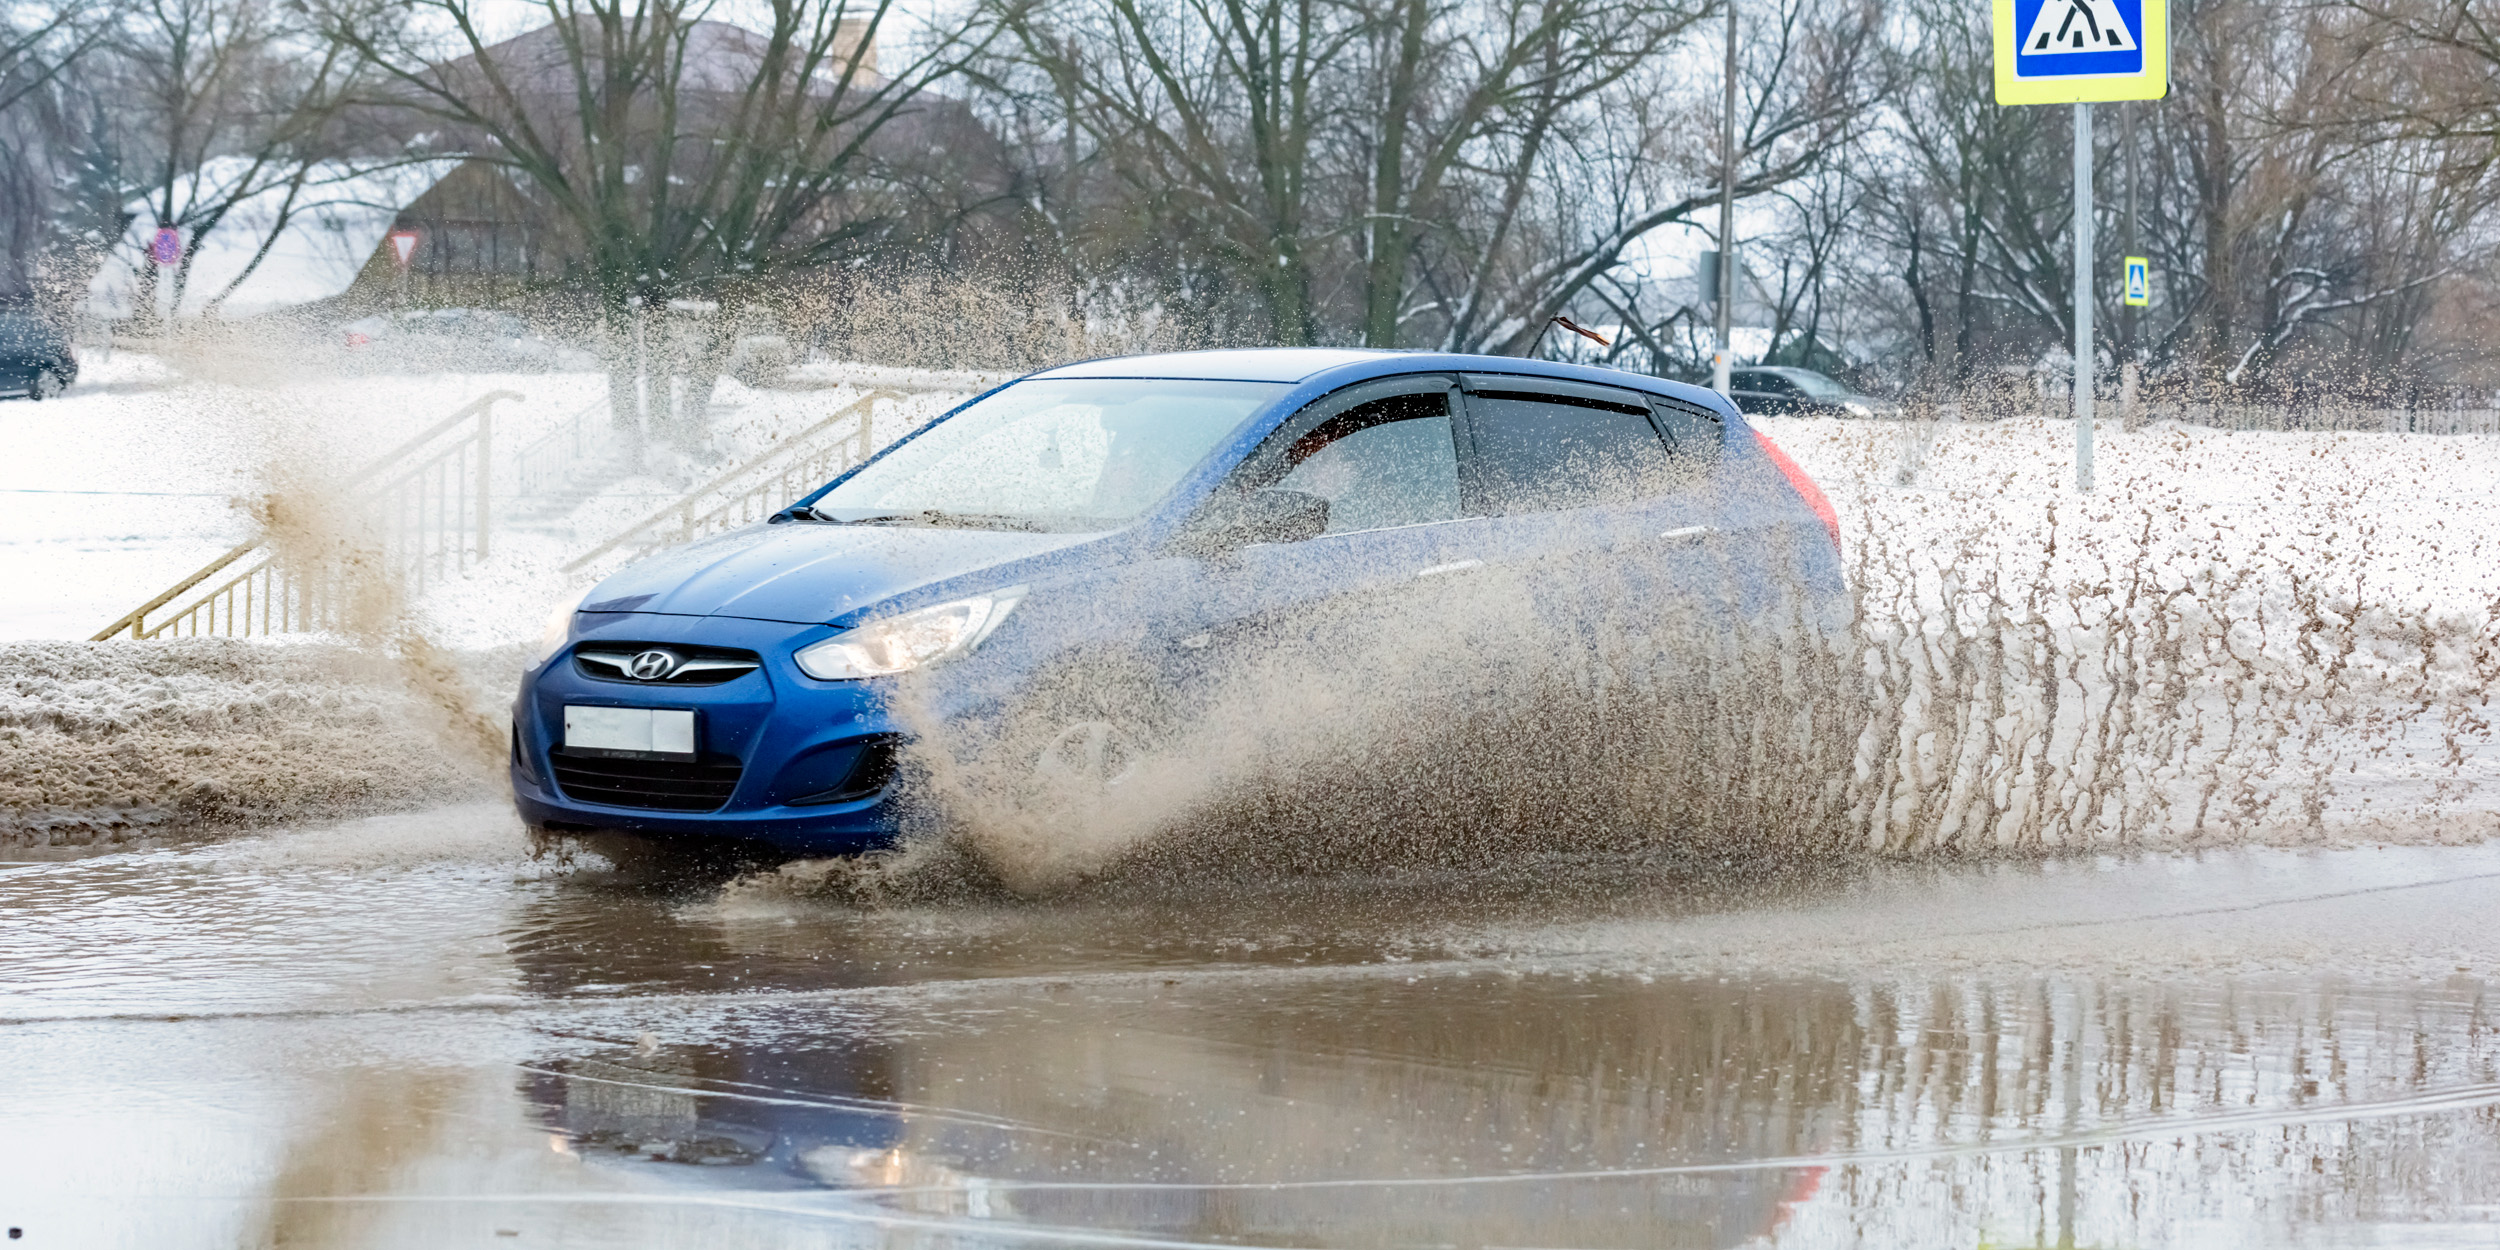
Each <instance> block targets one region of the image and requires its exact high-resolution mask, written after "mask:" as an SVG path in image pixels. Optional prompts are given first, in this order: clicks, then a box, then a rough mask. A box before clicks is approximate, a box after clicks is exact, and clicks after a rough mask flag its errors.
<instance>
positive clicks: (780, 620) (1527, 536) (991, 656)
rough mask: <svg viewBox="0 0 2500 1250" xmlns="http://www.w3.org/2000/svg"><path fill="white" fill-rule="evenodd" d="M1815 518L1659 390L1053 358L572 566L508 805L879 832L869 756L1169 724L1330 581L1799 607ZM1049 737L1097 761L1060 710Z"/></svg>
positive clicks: (1268, 642) (1590, 379)
mask: <svg viewBox="0 0 2500 1250" xmlns="http://www.w3.org/2000/svg"><path fill="white" fill-rule="evenodd" d="M1838 539H1839V534H1838V528H1837V523H1836V521H1835V519H1834V517H1833V514H1832V510H1831V507H1830V505H1829V504H1828V503H1827V502H1825V500H1824V498H1823V496H1822V494H1821V493H1820V492H1819V491H1817V490H1816V489H1815V487H1814V484H1813V483H1812V482H1811V481H1810V480H1808V479H1807V478H1806V477H1805V475H1804V474H1803V473H1801V472H1800V471H1798V469H1797V468H1796V466H1795V465H1794V464H1793V463H1791V462H1790V461H1788V460H1787V458H1786V457H1784V456H1782V455H1781V454H1780V453H1779V451H1778V450H1777V449H1776V448H1775V447H1773V446H1772V445H1771V444H1770V443H1769V442H1768V441H1767V440H1763V439H1762V438H1760V436H1759V435H1757V434H1755V433H1754V432H1753V431H1752V430H1751V429H1750V428H1749V427H1748V426H1746V424H1745V423H1744V420H1743V418H1742V417H1740V416H1739V415H1738V414H1737V413H1736V412H1735V411H1734V409H1732V408H1731V407H1730V406H1729V405H1728V403H1727V402H1726V401H1725V400H1724V399H1723V398H1721V397H1720V396H1718V395H1716V394H1714V393H1712V392H1710V391H1707V390H1702V389H1699V388H1696V387H1692V386H1687V385H1684V384H1681V383H1676V382H1668V381H1662V380H1659V379H1656V378H1649V377H1641V376H1636V375H1631V374H1625V373H1618V372H1614V371H1611V370H1605V369H1595V368H1587V367H1581V366H1573V365H1563V364H1554V363H1548V362H1543V361H1532V360H1520V359H1513V358H1508V357H1487V356H1459V355H1436V354H1423V353H1408V352H1375V351H1351V350H1330V349H1276V350H1249V351H1218V352H1195V353H1185V354H1175V355H1160V356H1135V357H1126V358H1120V359H1111V360H1097V361H1090V362H1087V363H1083V364H1076V365H1069V366H1066V367H1064V368H1058V369H1050V370H1046V371H1044V372H1041V373H1037V374H1034V375H1032V376H1030V377H1026V378H1023V379H1020V380H1018V381H1016V382H1013V383H1010V384H1008V385H1006V386H1003V387H1000V388H998V389H996V390H993V391H991V392H989V393H987V394H985V395H982V396H980V397H979V398H977V399H975V400H973V401H972V402H970V403H967V404H965V405H963V406H962V407H960V408H957V409H955V410H954V411H952V412H950V413H948V414H947V415H946V416H944V417H942V418H940V419H939V420H937V421H934V422H931V423H929V424H928V425H926V426H923V427H921V428H920V429H919V430H917V431H915V432H914V433H913V434H911V435H910V436H908V437H906V438H904V439H902V440H899V441H898V442H896V443H894V444H893V445H891V446H889V447H887V448H886V449H885V450H884V451H883V452H881V453H880V454H878V455H877V456H875V457H874V458H872V459H870V460H869V461H868V462H866V463H865V464H863V465H861V466H860V467H858V468H856V469H853V470H852V471H850V472H849V473H846V474H844V475H843V476H842V477H840V478H838V479H836V480H835V481H833V482H831V483H829V484H828V485H826V486H824V487H823V488H821V489H819V490H817V491H816V492H815V493H813V494H811V495H809V496H807V497H806V498H804V499H802V500H799V501H798V502H796V503H794V504H792V505H791V506H790V507H788V508H787V509H785V510H783V511H782V512H780V513H779V514H777V515H775V516H774V517H773V518H772V519H771V521H770V522H769V523H766V524H761V525H755V526H751V527H748V528H746V529H743V530H738V531H734V532H731V533H727V534H723V535H720V536H718V537H715V538H712V539H708V540H705V541H702V542H697V543H695V544H692V545H690V546H688V547H685V548H682V549H679V550H677V551H674V552H670V553H666V554H663V555H661V556H657V557H654V558H652V559H650V560H647V561H644V562H642V563H640V564H637V565H635V566H633V567H631V568H629V569H627V570H625V571H624V572H621V573H619V574H617V575H616V576H614V577H611V578H609V579H608V580H607V581H605V582H603V583H601V584H600V585H599V586H598V587H597V588H596V589H594V590H593V591H592V592H591V593H590V594H589V595H588V596H586V597H585V598H584V599H583V601H582V602H581V604H580V605H579V607H578V608H577V609H576V610H575V611H574V612H573V613H572V615H571V618H570V624H569V628H567V629H565V631H564V633H563V637H562V641H561V642H560V643H559V644H555V645H553V646H552V649H551V651H550V653H549V654H548V655H547V657H546V658H545V659H544V660H543V661H541V662H540V663H539V664H538V666H537V667H535V668H534V669H532V670H531V671H530V672H529V674H528V675H527V677H526V678H525V679H524V680H523V682H522V686H521V692H520V697H519V699H518V700H517V702H516V703H515V704H514V708H513V739H512V767H511V772H512V787H513V793H514V796H515V798H516V800H517V802H518V804H519V807H520V810H521V814H522V816H523V818H524V819H525V820H527V821H528V822H530V823H531V824H532V825H533V826H535V827H537V828H539V829H542V830H550V831H558V832H564V831H593V830H596V831H618V832H626V833H634V834H641V835H645V836H648V837H652V838H655V839H660V840H665V841H680V840H693V841H720V842H727V843H743V844H761V845H764V846H768V847H771V848H773V849H775V850H778V851H782V852H787V853H795V854H813V855H822V854H841V853H851V852H858V851H865V850H872V849H877V848H880V847H884V846H888V845H890V844H892V843H893V842H894V841H895V840H896V839H897V838H898V837H900V836H901V835H902V834H903V833H904V832H906V831H907V830H909V829H912V828H915V827H919V826H920V825H921V824H922V823H925V821H926V820H927V819H928V818H929V817H930V813H929V812H927V811H925V810H919V807H920V806H922V805H917V804H916V803H915V801H914V796H915V793H916V791H915V788H914V787H912V786H909V785H905V784H898V777H900V776H903V775H905V774H907V773H908V772H909V768H908V765H907V761H908V759H909V748H910V745H911V743H912V741H913V739H914V737H915V734H916V733H918V732H921V731H925V729H926V728H927V727H928V726H930V725H932V724H938V725H947V724H953V723H957V722H963V723H987V721H990V720H995V719H997V718H998V717H999V716H1000V715H1001V714H1002V712H1005V711H1009V710H1012V709H1013V708H1015V707H1016V706H1017V705H1018V703H1019V701H1020V700H1023V699H1026V698H1027V697H1028V696H1031V695H1032V694H1034V692H1036V691H1039V690H1042V689H1044V688H1048V689H1051V690H1053V691H1057V692H1061V693H1064V692H1065V691H1066V690H1067V689H1068V688H1070V686H1071V684H1074V685H1076V686H1084V685H1086V684H1087V683H1089V682H1093V681H1097V680H1102V681H1105V682H1109V683H1110V684H1112V685H1116V686H1118V687H1119V688H1120V689H1122V690H1125V691H1127V692H1128V693H1129V695H1130V696H1131V697H1140V696H1141V695H1142V697H1147V698H1151V699H1152V700H1153V701H1154V702H1155V703H1156V705H1157V707H1158V708H1160V709H1162V711H1163V712H1165V713H1167V714H1168V713H1171V712H1172V710H1173V709H1175V708H1179V709H1183V711H1182V713H1181V714H1183V715H1185V714H1186V712H1185V709H1186V708H1187V706H1188V702H1187V698H1186V697H1185V696H1186V693H1187V692H1188V691H1189V690H1190V689H1191V688H1192V686H1193V683H1197V682H1200V681H1202V680H1203V679H1204V676H1205V674H1206V673H1207V672H1208V671H1209V668H1210V665H1211V663H1214V662H1216V661H1220V659H1221V658H1222V657H1223V656H1224V655H1225V654H1226V653H1227V652H1228V651H1229V652H1237V653H1238V652H1243V651H1247V650H1249V649H1252V648H1257V649H1259V650H1261V651H1263V652H1266V653H1269V654H1274V653H1276V652H1277V651H1278V648H1277V647H1276V645H1275V642H1276V639H1277V638H1278V637H1279V636H1280V634H1279V630H1280V629H1282V630H1285V631H1287V632H1290V631H1291V630H1293V629H1296V628H1300V626H1296V625H1294V624H1292V622H1297V621H1301V622H1307V621H1310V620H1313V619H1317V618H1318V617H1321V616H1325V615H1326V614H1328V613H1330V612H1335V611H1339V610H1341V609H1343V608H1345V606H1346V605H1348V604H1356V603H1359V604H1360V605H1362V608H1361V611H1362V613H1363V614H1364V615H1363V617H1362V619H1363V620H1364V621H1366V622H1367V624H1366V625H1365V626H1363V628H1366V629H1383V628H1395V627H1397V625H1398V623H1399V620H1400V618H1401V615H1403V616H1404V617H1409V618H1411V617H1415V616H1417V615H1418V614H1429V613H1434V612H1442V611H1446V610H1448V605H1449V604H1450V602H1451V600H1450V599H1449V598H1448V596H1449V595H1451V594H1453V593H1459V594H1463V593H1466V592H1465V591H1464V590H1463V589H1462V590H1455V591H1454V590H1453V589H1452V588H1453V587H1463V586H1464V585H1465V584H1466V583H1467V582H1468V581H1469V580H1470V575H1471V574H1477V573H1479V572H1481V573H1482V574H1484V575H1486V576H1487V577H1488V578H1489V577H1491V576H1492V575H1494V574H1497V573H1498V574H1501V575H1504V576H1506V577H1508V578H1509V579H1510V580H1508V581H1506V582H1503V583H1500V584H1501V585H1503V586H1504V587H1506V589H1505V590H1504V592H1503V593H1505V594H1511V595H1515V596H1517V597H1519V598H1521V599H1522V600H1524V601H1527V602H1531V603H1533V604H1535V605H1536V610H1537V614H1538V616H1539V619H1541V620H1544V621H1546V622H1548V623H1554V622H1559V623H1560V624H1559V628H1561V629H1562V630H1563V631H1564V633H1565V634H1569V633H1570V632H1571V631H1572V630H1574V629H1575V628H1578V626H1577V625H1575V624H1574V621H1573V617H1574V613H1575V612H1577V611H1579V610H1580V608H1581V607H1582V606H1584V605H1579V604H1577V603H1576V602H1575V599H1574V596H1575V595H1578V594H1579V593H1581V592H1580V591H1579V590H1578V589H1577V588H1578V587H1580V586H1582V585H1584V584H1585V575H1586V571H1587V570H1589V569H1592V568H1594V569H1598V570H1602V571H1603V572H1604V573H1605V574H1606V576H1607V578H1608V582H1607V584H1608V585H1609V586H1611V587H1613V588H1614V589H1615V590H1616V591H1617V592H1621V591H1622V590H1623V588H1625V587H1630V588H1632V589H1631V593H1633V594H1635V595H1636V596H1650V595H1655V596H1657V597H1658V598H1660V599H1662V600H1663V599H1664V598H1665V597H1668V596H1671V595H1673V594H1676V593H1677V592H1678V590H1679V588H1680V589H1682V590H1685V591H1691V590H1693V589H1694V588H1696V587H1704V586H1706V587H1708V588H1709V590H1708V592H1707V598H1708V600H1709V605H1708V606H1706V608H1705V611H1707V612H1711V613H1716V614H1717V619H1721V620H1725V621H1728V622H1739V621H1742V620H1744V619H1746V618H1748V617H1752V616H1760V615H1763V614H1766V613H1769V612H1771V611H1773V610H1774V609H1778V610H1782V611H1790V610H1793V609H1794V608H1795V607H1796V605H1798V604H1800V603H1802V604H1804V605H1806V608H1807V610H1808V611H1809V612H1828V611H1829V610H1831V609H1832V608H1834V607H1835V606H1836V605H1838V604H1839V603H1840V602H1841V601H1842V599H1843V595H1844V591H1843V585H1842V580H1841V567H1840V561H1839V551H1838ZM1565 570H1577V572H1574V573H1572V574H1571V575H1570V576H1564V571H1565ZM1483 584H1491V583H1489V582H1488V583H1483ZM1426 589H1429V590H1430V591H1431V592H1432V593H1431V594H1430V595H1426V594H1423V593H1422V591H1424V590H1426ZM1644 601H1645V600H1644ZM1424 625H1425V627H1427V628H1429V627H1430V626H1431V622H1429V621H1426V622H1424ZM1558 636H1560V635H1558ZM1295 637H1297V638H1299V639H1301V640H1302V641H1303V642H1305V643H1307V640H1308V636H1307V635H1295ZM1540 647H1541V648H1544V649H1548V650H1550V649H1551V648H1550V641H1549V643H1546V644H1540ZM1285 653H1286V654H1308V655H1309V656H1310V657H1311V658H1310V663H1312V664H1313V665H1325V664H1327V663H1329V661H1328V659H1327V658H1326V657H1325V655H1324V653H1322V652H1319V651H1315V650H1307V651H1295V650H1293V649H1290V648H1288V649H1285ZM1103 674H1118V675H1119V676H1118V678H1117V680H1116V681H1112V680H1111V679H1109V678H1102V677H1101V676H1100V675H1103ZM907 683H908V688H909V689H910V690H911V691H912V692H913V694H912V698H911V703H912V707H911V708H910V709H908V711H907V710H906V709H905V708H904V707H902V706H899V704H900V703H901V702H902V700H901V699H900V698H899V692H900V691H902V690H903V689H905V688H906V684H907ZM985 718H986V720H985ZM1044 749H1045V751H1046V752H1050V753H1055V754H1053V756H1052V758H1050V759H1045V760H1037V761H1036V765H1037V766H1039V765H1042V764H1053V765H1056V766H1058V767H1061V768H1066V767H1070V766H1074V767H1080V768H1081V767H1086V766H1090V767H1093V768H1096V769H1100V768H1104V767H1107V766H1109V765H1108V764H1107V763H1106V755H1107V753H1106V751H1105V749H1104V747H1103V743H1102V742H1101V741H1100V738H1099V735H1097V736H1096V737H1095V738H1092V739H1087V738H1086V737H1085V735H1084V732H1083V729H1082V727H1081V726H1080V728H1079V729H1078V730H1077V731H1075V732H1074V736H1073V737H1070V736H1068V735H1058V736H1054V737H1049V738H1048V740H1047V745H1046V746H1045V748H1044Z"/></svg>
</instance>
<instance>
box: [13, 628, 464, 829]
mask: <svg viewBox="0 0 2500 1250" xmlns="http://www.w3.org/2000/svg"><path fill="white" fill-rule="evenodd" d="M500 658H501V657H469V658H468V659H467V661H466V662H465V663H463V664H454V665H446V664H445V663H444V662H443V661H441V660H439V659H436V658H434V657H431V656H428V655H425V654H423V653H422V652H419V653H417V654H413V655H412V654H407V653H401V654H378V653H373V652H364V651H357V650H352V649H349V648H346V647H342V646H337V645H330V644H323V643H313V642H298V643H286V644H273V643H270V642H267V641H254V642H244V641H235V640H230V639H215V638H201V639H184V640H180V641H162V642H112V643H18V644H12V645H5V646H0V760H5V761H6V764H5V766H0V842H9V841H15V842H28V841H32V842H39V843H50V844H76V843H84V842H94V841H118V840H122V839H125V838H129V837H133V836H144V835H147V834H152V833H168V832H180V831H187V830H195V829H201V828H215V827H233V826H243V825H258V824H266V823H269V822H272V821H280V820H294V819H302V818H313V817H335V816H341V815H348V814H354V813H361V812H373V811H381V810H387V809H391V808H398V807H408V806H413V805H417V804H421V803H435V802H441V801H443V800H445V799H449V798H460V797H464V796H466V797H476V796H480V795H484V794H488V793H491V787H492V785H493V784H494V783H495V782H496V780H497V774H496V767H495V766H496V765H497V764H499V763H500V759H501V752H500V750H499V748H500V746H501V743H500V740H499V738H489V737H488V735H487V733H486V732H485V731H484V730H482V729H481V724H480V722H481V719H482V717H481V713H480V711H479V710H478V709H479V704H480V703H482V702H483V701H484V700H483V699H482V698H481V694H482V691H481V689H480V688H481V687H484V686H486V685H487V684H488V683H490V682H493V681H494V680H495V679H494V677H493V676H490V675H489V673H490V672H493V671H499V669H500V667H503V666H508V661H506V664H505V665H503V666H499V665H497V664H496V663H495V661H496V660H498V659H500ZM473 674H474V675H473ZM487 723H488V724H491V725H494V726H496V727H497V729H496V731H495V732H497V733H498V734H499V732H500V728H499V727H500V724H501V722H500V720H496V721H492V722H487Z"/></svg>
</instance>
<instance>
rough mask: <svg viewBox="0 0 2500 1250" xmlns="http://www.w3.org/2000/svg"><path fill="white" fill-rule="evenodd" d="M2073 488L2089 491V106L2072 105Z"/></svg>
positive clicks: (2090, 433) (2090, 145)
mask: <svg viewBox="0 0 2500 1250" xmlns="http://www.w3.org/2000/svg"><path fill="white" fill-rule="evenodd" d="M2075 489H2076V490H2077V491H2078V492H2081V493H2083V494H2086V495H2089V494H2091V493H2092V106H2091V105H2089V104H2078V105H2076V106H2075Z"/></svg>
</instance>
